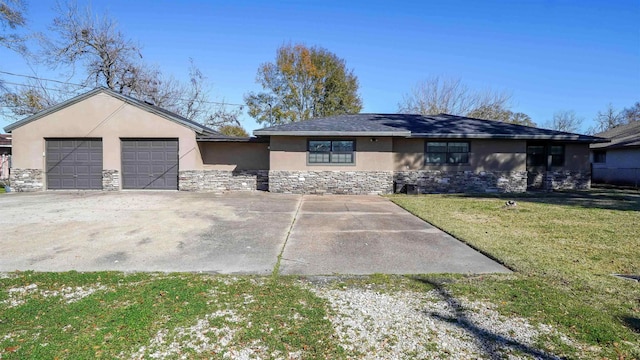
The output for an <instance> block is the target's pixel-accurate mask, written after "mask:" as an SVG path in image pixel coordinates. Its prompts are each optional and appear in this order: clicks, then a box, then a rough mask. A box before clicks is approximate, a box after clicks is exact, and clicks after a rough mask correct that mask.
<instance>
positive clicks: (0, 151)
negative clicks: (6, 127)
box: [0, 134, 11, 155]
mask: <svg viewBox="0 0 640 360" xmlns="http://www.w3.org/2000/svg"><path fill="white" fill-rule="evenodd" d="M0 155H11V135H10V134H0Z"/></svg>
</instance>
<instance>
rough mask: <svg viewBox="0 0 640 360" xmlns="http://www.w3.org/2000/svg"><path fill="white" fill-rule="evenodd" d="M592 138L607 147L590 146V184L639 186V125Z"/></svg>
mask: <svg viewBox="0 0 640 360" xmlns="http://www.w3.org/2000/svg"><path fill="white" fill-rule="evenodd" d="M595 136H598V137H602V138H606V139H610V140H611V142H609V143H602V144H599V143H596V144H591V164H592V171H593V173H592V180H593V182H595V183H602V184H615V185H632V186H635V187H638V186H639V185H640V121H634V122H632V123H629V124H626V125H620V126H616V127H614V128H613V129H609V130H607V131H604V132H601V133H599V134H596V135H595Z"/></svg>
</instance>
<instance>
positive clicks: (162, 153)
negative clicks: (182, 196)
mask: <svg viewBox="0 0 640 360" xmlns="http://www.w3.org/2000/svg"><path fill="white" fill-rule="evenodd" d="M121 144H122V188H123V189H157V190H177V189H178V139H121Z"/></svg>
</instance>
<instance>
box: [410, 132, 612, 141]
mask: <svg viewBox="0 0 640 360" xmlns="http://www.w3.org/2000/svg"><path fill="white" fill-rule="evenodd" d="M410 137H411V138H440V139H504V140H559V141H572V142H588V143H596V142H609V141H610V140H608V139H603V138H595V137H585V136H583V135H525V134H437V133H414V134H411V136H410Z"/></svg>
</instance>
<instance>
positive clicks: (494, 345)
mask: <svg viewBox="0 0 640 360" xmlns="http://www.w3.org/2000/svg"><path fill="white" fill-rule="evenodd" d="M412 279H413V280H415V281H418V282H421V283H423V284H427V285H429V286H431V287H432V288H433V290H435V291H436V292H437V293H438V295H439V296H440V297H441V298H442V300H443V301H445V302H446V303H447V305H448V306H449V308H450V309H451V310H452V312H453V314H454V315H452V316H443V315H441V314H438V313H435V312H429V311H423V312H424V314H425V315H427V316H431V317H432V318H434V319H437V320H440V321H443V322H447V323H449V324H453V325H455V326H458V327H460V328H461V329H462V330H464V331H465V332H467V333H468V334H470V335H472V336H473V338H474V340H475V342H476V343H477V344H478V346H479V348H480V349H482V351H483V352H484V353H485V354H486V355H487V356H488V357H489V358H490V359H495V360H499V359H504V356H505V355H504V354H503V353H501V352H500V351H499V350H500V349H504V348H510V349H513V350H517V351H520V352H522V353H525V354H528V355H530V356H532V357H534V358H536V359H542V360H558V359H563V358H560V357H557V356H554V355H551V354H548V353H546V352H544V351H542V350H539V349H536V348H533V347H531V346H530V345H527V344H523V343H520V342H518V341H516V340H514V339H512V338H508V337H505V336H503V335H500V334H496V333H494V332H492V331H490V330H488V329H485V328H483V327H481V326H478V325H476V324H474V322H473V321H472V320H471V319H470V318H469V317H468V316H467V314H466V312H467V310H466V309H465V308H464V306H463V305H462V304H461V303H460V302H459V301H458V300H457V299H456V298H455V297H453V296H452V295H451V294H450V293H449V291H447V289H445V288H444V287H443V285H442V283H440V282H438V281H435V280H429V279H425V278H420V277H413V278H412Z"/></svg>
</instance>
